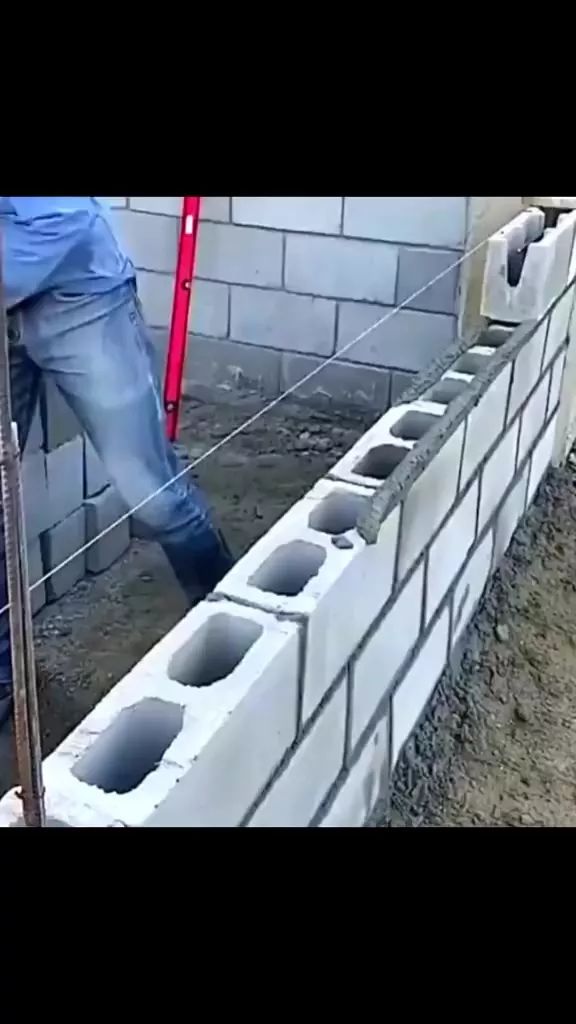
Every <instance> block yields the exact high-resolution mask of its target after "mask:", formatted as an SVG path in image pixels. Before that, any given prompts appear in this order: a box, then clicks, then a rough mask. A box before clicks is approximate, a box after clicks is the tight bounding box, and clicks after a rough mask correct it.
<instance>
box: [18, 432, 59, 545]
mask: <svg viewBox="0 0 576 1024" xmlns="http://www.w3.org/2000/svg"><path fill="white" fill-rule="evenodd" d="M21 474H22V477H21V479H22V496H23V499H24V521H25V527H26V536H27V538H28V540H29V541H30V543H32V541H34V540H36V539H37V538H38V537H39V536H40V534H41V533H44V531H45V530H47V529H48V528H49V527H50V526H52V516H51V514H50V502H49V499H48V480H47V476H46V457H45V455H44V452H42V451H36V452H25V454H24V457H23V459H22V467H21Z"/></svg>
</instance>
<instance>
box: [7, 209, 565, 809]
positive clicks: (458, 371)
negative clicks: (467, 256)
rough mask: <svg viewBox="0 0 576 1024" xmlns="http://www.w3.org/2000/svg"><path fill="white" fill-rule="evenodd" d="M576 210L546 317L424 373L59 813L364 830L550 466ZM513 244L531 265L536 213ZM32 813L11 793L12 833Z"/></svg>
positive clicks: (233, 584)
mask: <svg viewBox="0 0 576 1024" xmlns="http://www.w3.org/2000/svg"><path fill="white" fill-rule="evenodd" d="M570 216H571V219H570V220H569V221H568V225H569V228H568V229H567V228H566V223H567V222H566V221H563V222H562V223H560V221H558V222H557V223H556V225H555V226H554V227H551V228H549V229H548V230H549V231H550V232H551V235H550V236H548V235H547V236H546V238H547V239H548V238H549V237H550V238H551V242H550V241H548V240H547V241H546V246H545V248H546V249H548V246H550V245H552V247H553V250H554V253H553V256H552V257H551V259H552V264H553V265H554V268H555V273H556V271H557V270H558V267H559V266H560V265H561V264H562V265H563V266H564V271H563V277H562V278H560V276H557V277H555V278H554V279H555V280H556V281H557V284H558V290H557V292H556V293H555V294H552V293H550V294H549V295H548V300H549V301H548V305H547V306H546V308H545V309H544V310H542V309H540V308H539V307H537V305H536V304H537V303H538V301H539V300H540V297H541V293H540V291H539V290H535V291H534V307H533V308H532V309H531V310H528V311H527V322H526V323H524V324H521V325H519V326H518V325H515V324H514V323H510V324H508V325H502V324H501V323H498V324H492V325H488V326H487V327H486V329H485V330H483V331H482V332H481V334H480V335H479V336H478V337H477V338H476V339H475V344H474V345H472V346H471V347H469V346H468V345H467V344H466V343H463V342H460V343H457V344H455V345H454V346H453V347H452V349H451V350H450V351H448V352H447V353H445V354H444V356H443V358H442V360H441V363H440V364H439V365H438V366H437V367H436V368H435V370H434V371H433V372H428V373H424V374H422V375H420V376H419V378H418V379H417V380H416V381H415V383H414V385H413V388H412V392H411V393H408V394H407V395H406V396H405V398H404V400H403V404H401V405H397V406H395V407H394V408H392V409H391V410H389V411H388V412H387V413H386V414H385V415H384V416H383V417H381V418H380V419H379V420H378V422H377V423H376V424H375V425H374V427H372V429H371V430H369V431H368V432H367V433H366V434H365V436H364V437H362V438H361V439H360V440H359V441H358V442H357V444H356V445H355V446H354V447H353V449H352V450H351V451H350V452H348V453H347V454H346V456H345V457H344V458H343V459H342V460H341V461H340V462H339V463H338V464H337V465H335V466H334V467H333V469H332V471H331V472H330V473H329V474H328V476H327V477H326V478H325V479H324V480H322V481H320V482H319V483H318V484H317V485H316V486H315V488H313V490H312V491H311V492H310V493H309V494H308V495H307V496H306V497H305V498H303V499H302V500H301V501H300V502H299V503H298V504H297V505H295V506H294V508H292V509H291V510H290V511H289V512H288V513H287V514H286V515H285V516H284V518H283V519H281V520H280V521H279V522H278V523H277V524H276V525H275V526H274V527H273V528H272V530H270V532H269V533H268V534H267V535H266V536H264V537H263V538H262V539H261V540H260V541H259V542H258V543H257V544H256V545H255V546H254V547H253V548H252V550H251V551H249V552H248V554H247V555H246V556H245V557H244V558H243V559H242V560H241V561H240V562H239V563H238V565H237V566H236V567H235V568H234V569H233V570H232V571H231V573H230V574H229V575H228V576H227V577H226V579H224V580H223V582H222V583H221V585H220V586H219V587H218V589H217V592H216V593H215V595H213V598H212V599H211V600H208V601H205V602H203V603H202V604H201V605H199V606H198V607H197V608H195V609H194V610H193V611H192V612H191V613H190V614H189V615H187V616H186V617H185V618H184V619H183V620H182V622H181V623H179V625H178V626H177V627H176V628H175V629H174V630H173V631H172V632H171V633H170V634H169V635H168V636H166V637H165V638H164V640H162V642H161V643H160V644H158V645H157V647H155V648H154V649H153V650H152V651H151V652H150V653H149V654H148V655H147V656H146V657H145V658H144V659H143V660H142V662H140V663H139V664H138V665H137V666H136V667H135V668H134V669H133V670H132V672H131V673H130V674H129V675H128V676H126V677H125V679H123V680H122V681H121V682H120V683H119V684H118V685H117V686H116V687H115V688H114V689H113V690H112V691H111V693H110V694H108V696H106V697H105V698H104V700H102V702H101V703H100V704H99V705H98V706H97V707H96V709H95V710H94V711H93V712H92V713H91V714H90V715H89V716H88V717H87V718H86V719H85V721H84V722H83V723H81V725H80V726H79V727H78V728H77V729H76V730H75V731H74V732H73V733H72V735H71V736H70V737H69V738H68V739H67V740H66V741H65V742H64V743H63V744H62V746H61V747H60V748H59V749H58V750H56V751H55V752H54V753H53V754H52V755H51V756H50V757H49V758H48V759H47V760H46V762H45V765H44V778H45V785H46V800H47V813H48V816H49V818H50V819H51V821H52V822H53V823H56V824H60V825H65V826H70V827H83V826H98V827H126V826H147V827H154V826H170V827H185V826H205V827H206V826H247V827H309V826H320V827H353V826H361V825H363V824H364V823H365V821H366V819H367V818H368V816H369V815H370V813H371V811H372V809H373V807H374V805H375V803H376V801H377V800H378V798H379V797H381V796H385V795H386V792H387V789H388V786H389V782H390V779H391V776H392V773H393V771H394V768H395V765H396V764H397V762H398V759H399V757H400V755H401V752H402V749H403V747H404V745H405V743H406V741H407V739H408V738H409V736H410V735H411V733H412V732H413V730H414V729H415V727H416V726H417V724H418V722H419V720H420V718H421V716H422V715H423V713H424V712H425V709H426V706H427V704H428V701H429V699H430V697H431V695H432V693H433V691H434V689H435V686H436V684H437V682H438V679H439V678H440V676H441V674H442V672H443V670H444V668H445V666H446V664H447V662H448V660H449V659H450V658H451V656H452V654H453V652H454V651H456V650H457V649H458V646H459V644H460V643H461V641H462V639H463V636H464V632H465V629H466V626H467V624H468V623H469V621H470V619H471V616H472V615H473V613H474V610H475V608H476V606H477V604H478V602H479V600H480V598H481V596H482V593H483V591H484V589H485V587H486V585H487V583H488V580H489V579H490V576H491V573H492V572H493V571H494V569H495V567H496V566H497V565H498V563H499V561H500V559H501V558H502V556H503V554H504V553H505V551H506V549H507V548H508V546H509V544H510V541H511V539H512V536H513V534H514V531H515V529H516V527H517V525H518V523H519V521H520V520H521V519H522V517H523V515H524V514H525V511H526V509H527V508H528V507H529V506H530V504H531V503H532V501H533V499H534V497H535V494H536V492H537V489H538V486H539V484H540V482H541V480H542V478H543V476H544V474H545V472H546V470H547V468H548V466H549V464H550V461H551V459H552V454H553V449H554V444H555V441H556V438H557V431H558V410H559V407H560V401H561V398H560V396H561V394H562V387H563V380H564V367H565V359H566V352H567V349H568V348H569V347H571V346H572V344H574V339H570V338H569V331H570V324H571V323H572V324H573V323H574V320H573V319H572V314H573V309H574V304H575V295H576V276H575V274H574V272H573V269H572V270H571V269H570V268H571V267H573V265H572V263H571V261H572V259H573V257H574V246H576V213H575V214H572V215H570ZM567 230H569V231H570V232H571V250H570V251H568V248H567V247H566V246H565V244H564V243H565V237H566V236H565V232H566V231H567ZM506 236H507V237H508V239H509V247H508V252H509V261H510V263H509V268H508V269H511V266H510V264H511V265H512V266H514V260H515V254H516V252H517V246H516V237H517V225H512V226H511V227H510V230H509V231H508V232H507V233H506ZM500 242H501V239H500V238H498V237H496V238H495V239H494V245H493V246H492V249H493V253H492V255H493V257H494V258H493V259H492V260H491V261H489V262H488V264H487V278H486V282H485V285H486V286H485V289H484V301H485V303H486V304H489V303H490V302H491V301H492V296H494V295H496V297H498V296H499V295H500V293H499V290H498V289H499V287H500V283H501V282H500V280H499V276H500V275H499V273H498V269H497V261H496V259H495V254H496V253H497V252H499V251H500V249H501V245H500ZM530 244H535V245H538V244H539V241H538V240H535V241H534V242H533V243H530ZM527 248H529V246H528V247H527ZM531 262H532V261H531V260H529V259H528V257H526V260H525V263H524V269H522V268H519V269H518V268H517V267H516V270H515V272H514V273H515V275H516V276H517V277H518V283H517V284H513V285H510V287H518V285H519V284H520V283H521V281H522V278H523V274H524V273H528V272H529V268H530V263H531ZM513 276H514V275H513ZM20 823H21V817H20V804H19V802H18V798H17V797H16V795H15V794H14V793H12V794H9V795H8V796H7V797H6V798H5V799H4V800H3V801H2V802H1V803H0V824H3V825H7V826H15V825H18V824H20Z"/></svg>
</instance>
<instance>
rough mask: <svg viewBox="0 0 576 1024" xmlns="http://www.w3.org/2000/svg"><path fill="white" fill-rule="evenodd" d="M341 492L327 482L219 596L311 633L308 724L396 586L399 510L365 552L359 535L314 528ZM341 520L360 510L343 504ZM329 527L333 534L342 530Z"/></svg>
mask: <svg viewBox="0 0 576 1024" xmlns="http://www.w3.org/2000/svg"><path fill="white" fill-rule="evenodd" d="M342 490H343V489H342V485H339V484H336V483H328V482H322V483H321V484H320V485H319V486H318V488H316V489H315V490H314V491H313V492H311V494H310V496H309V497H308V498H304V499H303V500H302V501H300V502H299V503H298V504H297V505H295V506H294V507H293V508H292V509H291V510H290V511H289V512H288V513H287V515H285V516H284V517H283V519H281V520H280V521H279V522H278V523H276V525H275V526H274V527H273V528H272V529H271V530H270V531H269V532H268V533H267V534H266V535H265V536H264V537H262V538H261V540H260V541H258V543H257V544H255V545H254V547H253V548H252V549H251V550H250V551H249V552H248V553H247V554H246V555H245V556H244V558H243V559H242V560H241V561H240V562H239V563H238V564H237V565H236V566H235V567H234V568H233V569H232V571H231V572H230V573H229V574H228V576H227V577H226V578H225V579H224V580H223V581H222V583H221V584H220V585H219V586H218V587H217V589H216V593H217V594H220V595H224V596H227V597H229V598H231V599H233V600H237V601H240V602H241V603H244V602H246V603H248V604H249V605H253V606H255V607H258V608H262V609H264V610H265V611H269V612H273V613H274V614H276V615H287V614H288V615H290V616H294V617H296V618H297V619H298V620H299V621H300V622H301V624H302V627H303V628H304V629H305V630H306V659H305V665H304V672H303V707H302V714H303V719H304V721H306V720H307V719H308V718H309V716H310V715H311V714H312V712H313V711H314V710H315V709H316V707H317V706H318V704H319V703H320V701H321V700H322V698H323V696H324V694H325V693H326V692H327V690H328V689H329V687H330V686H331V685H332V683H333V682H334V681H335V679H336V678H337V676H338V675H339V674H340V673H341V672H342V670H343V668H344V667H345V665H346V664H347V663H348V661H349V660H350V657H351V656H352V653H353V652H354V650H355V649H356V647H357V646H358V644H359V643H360V642H361V640H362V638H363V637H364V636H365V635H366V633H367V632H368V630H369V629H370V626H371V625H372V623H373V622H374V620H375V619H376V618H377V617H378V615H379V613H380V612H381V610H382V608H383V607H384V605H385V603H386V601H387V600H388V597H389V596H390V592H391V588H392V582H393V574H394V562H395V557H396V543H397V535H398V520H399V509H398V508H397V509H395V510H394V511H393V512H392V513H391V515H390V516H389V518H388V520H387V521H386V523H385V524H384V527H383V531H382V536H381V539H380V542H379V543H378V544H376V545H366V544H365V542H364V541H363V540H362V538H361V537H360V536H359V534H358V533H357V531H356V529H354V528H352V529H350V528H348V529H347V530H346V531H341V532H339V533H337V534H334V533H333V532H332V533H328V532H322V531H321V530H320V529H318V528H317V529H314V525H316V527H319V526H320V527H321V526H322V525H323V523H322V516H323V514H325V513H326V509H327V501H328V496H329V495H337V494H338V492H339V491H341V492H342ZM351 493H352V492H349V494H351ZM356 496H358V495H356ZM332 500H333V502H334V498H333V499H332ZM347 500H348V502H349V498H348V499H347ZM324 502H326V504H324V506H323V503H324ZM322 506H323V507H324V513H323V512H322ZM335 508H336V505H335V504H333V506H332V512H331V513H329V514H330V515H335V514H336V513H335V511H334V510H335ZM341 514H342V516H343V517H346V516H347V515H352V516H354V515H356V516H357V514H358V512H357V511H355V510H354V508H352V509H351V512H348V511H347V508H346V507H345V505H344V503H342V513H341ZM350 522H354V519H353V518H352V520H350V519H348V523H350ZM342 525H347V523H346V522H344V523H343V524H342ZM324 526H326V522H324ZM328 526H331V527H332V530H334V528H335V527H338V523H334V522H332V523H328ZM352 594H353V595H354V598H353V600H351V595H352Z"/></svg>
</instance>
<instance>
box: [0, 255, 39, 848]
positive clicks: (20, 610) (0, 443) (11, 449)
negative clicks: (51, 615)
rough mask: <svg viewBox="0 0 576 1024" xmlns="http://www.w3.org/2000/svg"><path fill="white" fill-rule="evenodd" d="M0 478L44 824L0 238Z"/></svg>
mask: <svg viewBox="0 0 576 1024" xmlns="http://www.w3.org/2000/svg"><path fill="white" fill-rule="evenodd" d="M0 478H1V484H2V505H3V512H4V538H5V564H6V582H7V589H8V601H9V605H10V610H9V617H10V640H11V647H12V676H13V679H12V685H13V696H14V735H15V740H16V759H17V763H18V773H19V778H20V786H21V797H22V806H23V814H24V822H25V824H26V825H27V826H30V827H34V828H40V827H43V826H44V825H45V811H44V789H43V784H42V750H41V746H40V727H39V722H38V695H37V691H36V672H35V664H34V648H33V634H32V613H31V609H30V590H29V583H28V563H27V554H26V537H25V526H24V507H23V501H22V485H21V476H20V453H19V445H18V436H17V431H16V428H15V426H14V425H13V423H12V401H11V396H10V353H9V342H8V333H7V321H6V305H5V300H4V281H3V267H2V239H1V237H0Z"/></svg>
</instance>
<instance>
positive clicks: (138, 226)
mask: <svg viewBox="0 0 576 1024" xmlns="http://www.w3.org/2000/svg"><path fill="white" fill-rule="evenodd" d="M111 220H112V223H113V225H114V228H115V230H116V232H117V233H118V238H119V241H120V243H121V245H122V246H123V248H124V249H125V251H126V253H127V255H128V256H129V257H130V259H131V260H132V262H133V263H134V266H135V267H137V268H138V270H157V271H160V272H161V273H166V274H171V273H173V271H174V269H175V267H176V257H177V253H178V236H179V230H178V221H177V219H176V218H175V217H154V216H150V214H149V213H137V212H136V211H135V210H113V211H112V214H111Z"/></svg>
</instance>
